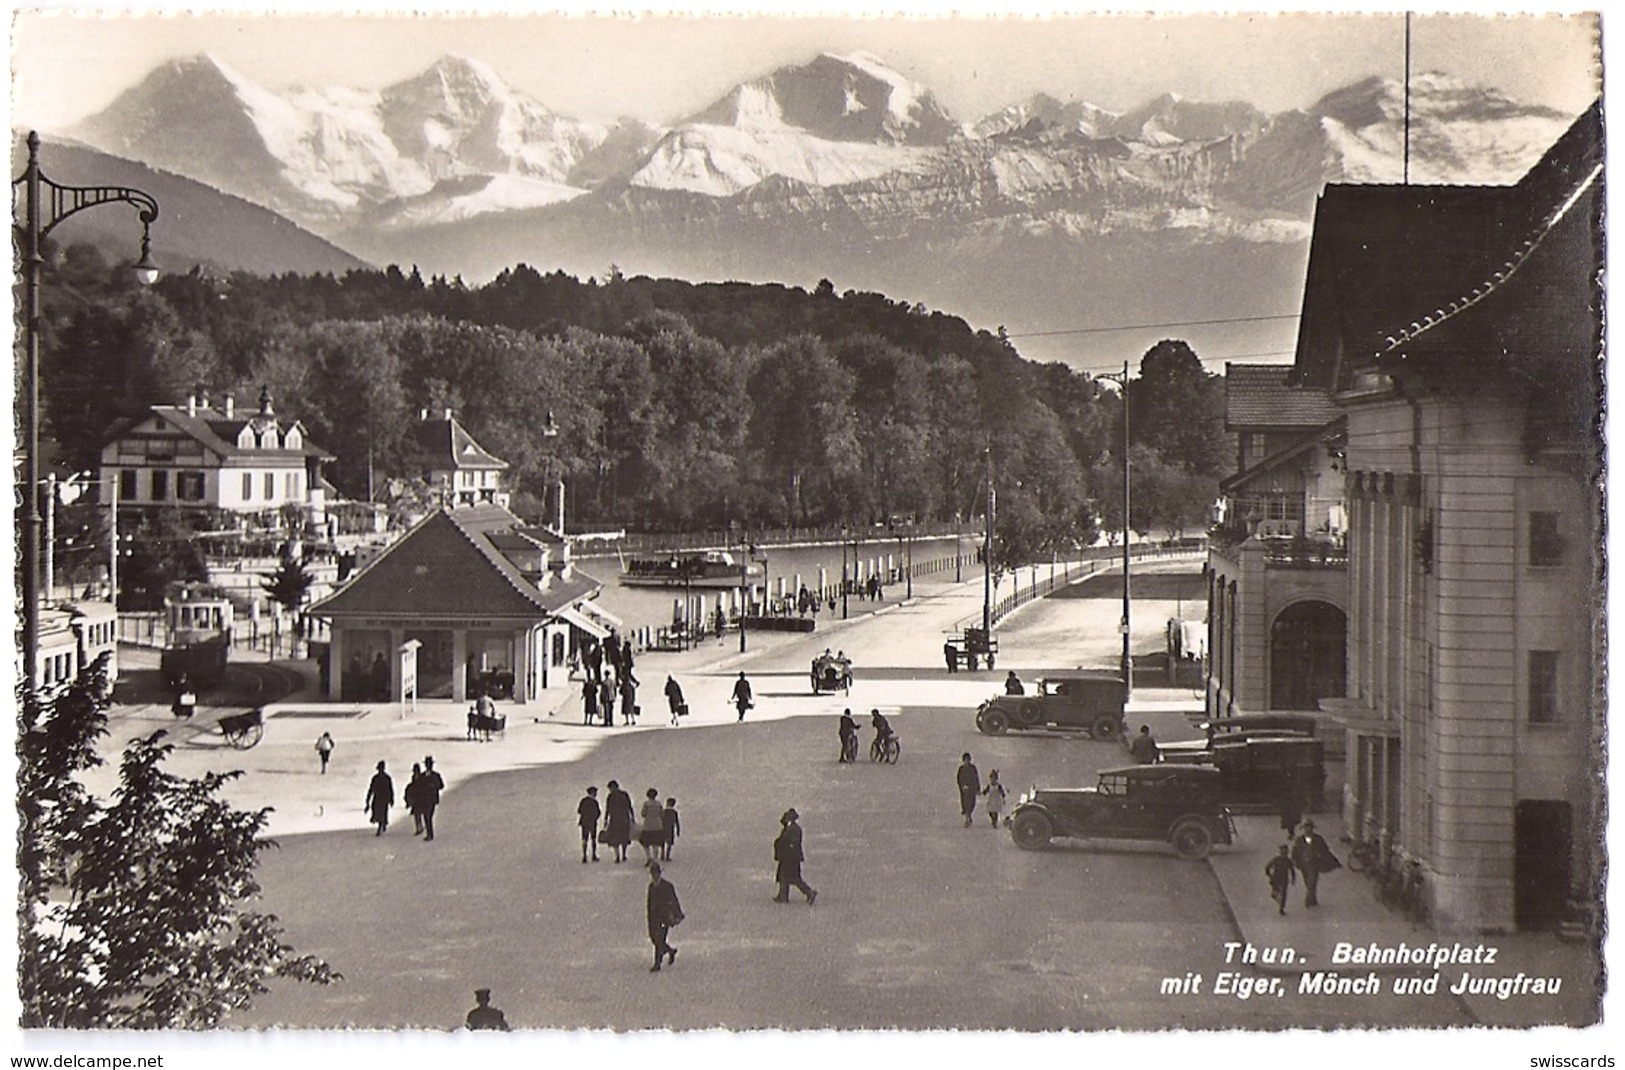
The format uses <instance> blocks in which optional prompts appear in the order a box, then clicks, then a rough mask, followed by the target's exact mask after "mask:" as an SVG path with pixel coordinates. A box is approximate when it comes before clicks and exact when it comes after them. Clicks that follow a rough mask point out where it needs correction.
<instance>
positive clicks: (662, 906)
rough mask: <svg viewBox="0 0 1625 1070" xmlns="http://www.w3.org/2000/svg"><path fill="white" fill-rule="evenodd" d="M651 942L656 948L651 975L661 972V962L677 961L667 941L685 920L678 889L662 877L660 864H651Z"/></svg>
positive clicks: (648, 907) (649, 910)
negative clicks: (670, 934) (678, 898)
mask: <svg viewBox="0 0 1625 1070" xmlns="http://www.w3.org/2000/svg"><path fill="white" fill-rule="evenodd" d="M646 908H647V912H648V919H649V942H650V943H651V944H653V945H654V946H655V964H654V965H653V966H650V967H649V972H650V973H659V972H660V960H661V958H665V960H666V961H667V962H668V963H675V962H676V961H677V949H676V948H675V947H672V946H671V944H670V943H669V942H668V941H667V939H666V935H667V934H668V933H670V932H671V927H672V926H673V925H676V924H677V923H678V922H680V921H682V920H683V906H682V904H681V903H679V902H678V901H677V889H676V888H675V887H673V886H672V883H671V881H669V880H667V879H666V878H664V877H662V876H661V875H660V863H659V862H650V863H649V895H648V901H647V905H646Z"/></svg>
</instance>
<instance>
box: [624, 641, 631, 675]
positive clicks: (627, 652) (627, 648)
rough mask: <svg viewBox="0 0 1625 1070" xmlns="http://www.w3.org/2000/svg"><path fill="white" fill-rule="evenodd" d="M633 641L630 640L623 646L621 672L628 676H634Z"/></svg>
mask: <svg viewBox="0 0 1625 1070" xmlns="http://www.w3.org/2000/svg"><path fill="white" fill-rule="evenodd" d="M632 661H633V658H632V640H630V639H628V640H627V641H626V642H624V643H622V644H621V672H622V673H623V674H625V675H627V676H631V675H632Z"/></svg>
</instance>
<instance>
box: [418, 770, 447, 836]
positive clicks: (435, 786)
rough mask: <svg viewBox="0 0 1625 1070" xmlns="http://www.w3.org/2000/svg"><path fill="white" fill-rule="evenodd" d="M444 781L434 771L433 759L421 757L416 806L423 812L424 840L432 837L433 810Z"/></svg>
mask: <svg viewBox="0 0 1625 1070" xmlns="http://www.w3.org/2000/svg"><path fill="white" fill-rule="evenodd" d="M445 790H446V782H445V781H444V780H442V779H441V778H440V774H439V773H437V772H435V771H434V759H433V758H425V759H423V779H422V780H420V781H418V790H417V799H416V803H417V808H418V809H419V810H421V811H422V812H423V839H424V842H428V841H429V840H432V839H434V811H435V807H437V806H439V805H440V793H441V792H442V791H445Z"/></svg>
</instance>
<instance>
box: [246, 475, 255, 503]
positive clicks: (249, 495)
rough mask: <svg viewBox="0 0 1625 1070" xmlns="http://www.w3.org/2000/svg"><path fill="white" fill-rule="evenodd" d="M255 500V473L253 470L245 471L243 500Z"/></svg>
mask: <svg viewBox="0 0 1625 1070" xmlns="http://www.w3.org/2000/svg"><path fill="white" fill-rule="evenodd" d="M253 500H254V473H253V472H244V473H243V501H245V502H251V501H253Z"/></svg>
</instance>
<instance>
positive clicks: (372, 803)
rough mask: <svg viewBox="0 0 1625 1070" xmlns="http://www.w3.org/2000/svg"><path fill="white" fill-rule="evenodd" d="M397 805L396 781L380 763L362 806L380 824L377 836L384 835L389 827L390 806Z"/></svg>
mask: <svg viewBox="0 0 1625 1070" xmlns="http://www.w3.org/2000/svg"><path fill="white" fill-rule="evenodd" d="M394 805H395V782H394V781H393V780H391V779H389V774H388V773H386V772H385V771H384V763H383V762H379V763H378V771H377V772H376V773H374V774H373V775H372V781H371V782H370V783H369V784H368V785H367V801H366V802H364V803H362V804H361V808H362V809H363V810H365V811H366V812H367V813H368V814H370V815H371V818H370V819H371V821H372V823H373V824H374V825H377V826H378V831H377V832H375V833H373V835H375V836H382V835H383V834H384V830H385V829H387V828H388V827H389V808H390V807H391V806H394Z"/></svg>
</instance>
